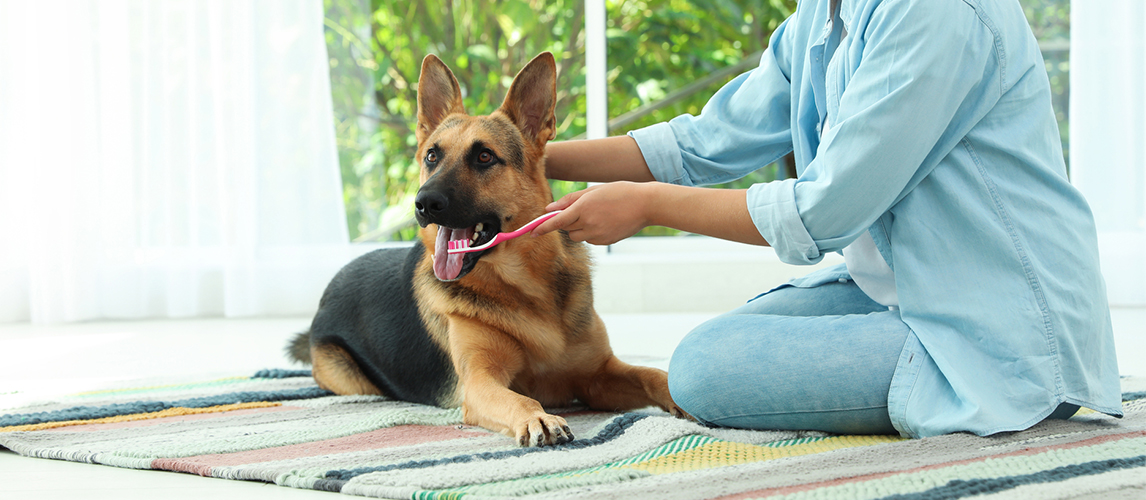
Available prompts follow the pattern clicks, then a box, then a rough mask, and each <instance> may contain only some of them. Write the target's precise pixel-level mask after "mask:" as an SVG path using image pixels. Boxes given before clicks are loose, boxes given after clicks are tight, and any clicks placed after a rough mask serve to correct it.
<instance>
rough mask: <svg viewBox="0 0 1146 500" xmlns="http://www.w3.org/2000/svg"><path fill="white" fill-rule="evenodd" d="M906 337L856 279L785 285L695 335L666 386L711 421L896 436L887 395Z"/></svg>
mask: <svg viewBox="0 0 1146 500" xmlns="http://www.w3.org/2000/svg"><path fill="white" fill-rule="evenodd" d="M910 333H911V329H910V328H908V327H907V324H905V323H904V322H903V321H902V320H901V319H900V317H899V312H898V311H889V310H888V308H887V307H886V306H882V305H880V304H878V303H876V302H875V301H873V300H871V299H870V298H868V296H867V295H865V294H864V293H863V291H862V290H860V288H859V287H858V286H856V284H855V282H854V281H851V280H848V281H847V282H834V283H828V284H825V285H820V286H817V287H813V288H798V287H792V286H786V287H783V288H779V289H776V290H773V291H771V292H769V293H766V294H763V295H761V296H759V297H757V298H755V299H753V300H752V301H750V302H748V303H747V304H745V305H743V306H741V307H739V308H737V309H735V310H733V311H731V312H728V313H726V314H724V315H721V316H718V317H716V318H713V319H712V320H710V321H708V322H706V323H704V324H702V325H700V326H699V327H697V328H696V329H695V330H693V331H692V332H691V333H689V334H688V336H686V337H685V338H684V340H682V341H681V343H680V345H679V346H677V348H676V351H675V352H674V353H673V356H672V361H671V362H670V363H669V392H670V393H671V394H672V397H673V400H674V401H675V402H676V404H677V405H679V406H680V407H681V408H682V409H684V411H687V412H688V413H689V414H690V415H692V416H693V417H696V419H697V420H699V421H701V422H703V423H706V424H709V425H718V426H727V427H740V428H747V429H812V430H821V431H828V432H836V433H844V434H896V431H895V428H894V427H892V425H891V418H890V417H888V413H887V393H888V389H889V388H890V387H891V376H892V373H894V371H895V365H896V363H897V362H898V361H899V354H900V352H901V351H902V350H903V344H904V342H906V340H907V336H908V335H909V334H910Z"/></svg>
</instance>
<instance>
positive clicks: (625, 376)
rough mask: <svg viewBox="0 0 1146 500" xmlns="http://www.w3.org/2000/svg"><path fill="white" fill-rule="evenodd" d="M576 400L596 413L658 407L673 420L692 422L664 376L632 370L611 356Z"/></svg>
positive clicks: (653, 371) (648, 370) (637, 368)
mask: <svg viewBox="0 0 1146 500" xmlns="http://www.w3.org/2000/svg"><path fill="white" fill-rule="evenodd" d="M577 397H578V399H580V400H581V401H582V402H584V403H585V404H587V405H589V407H590V408H595V409H598V410H609V411H627V410H633V409H637V408H644V407H646V406H659V407H661V409H663V410H665V411H667V412H669V413H671V414H672V415H673V416H676V417H681V418H687V419H690V420H691V419H692V416H691V415H689V414H688V413H685V412H684V410H681V409H680V407H679V406H677V405H676V403H675V402H673V400H672V396H670V395H669V389H668V374H667V373H665V372H664V371H663V370H658V369H656V368H650V367H647V366H633V365H630V364H628V363H625V362H624V361H621V360H619V359H617V357H616V356H613V355H610V356H609V359H608V360H606V361H605V363H604V364H602V365H601V368H600V369H599V370H597V373H595V374H593V375H592V376H590V377H589V378H588V379H586V380H584V381H583V383H582V384H581V387H580V389H579V393H578V395H577Z"/></svg>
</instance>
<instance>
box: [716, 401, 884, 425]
mask: <svg viewBox="0 0 1146 500" xmlns="http://www.w3.org/2000/svg"><path fill="white" fill-rule="evenodd" d="M881 408H882V409H885V410H886V409H887V405H884V406H865V407H863V408H841V409H838V410H803V411H777V412H769V413H738V414H736V415H728V416H723V417H718V418H709V419H705V421H707V422H717V421H720V420H728V419H730V418H742V417H770V416H776V415H802V414H808V413H839V412H847V411H858V410H878V409H881Z"/></svg>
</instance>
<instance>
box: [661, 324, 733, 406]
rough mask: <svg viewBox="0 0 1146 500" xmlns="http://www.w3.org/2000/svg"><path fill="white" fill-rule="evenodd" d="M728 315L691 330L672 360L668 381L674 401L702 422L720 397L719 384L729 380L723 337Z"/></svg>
mask: <svg viewBox="0 0 1146 500" xmlns="http://www.w3.org/2000/svg"><path fill="white" fill-rule="evenodd" d="M723 321H724V318H715V319H713V320H710V321H708V322H706V323H704V324H702V325H701V326H699V327H697V328H696V329H695V330H693V331H692V332H690V333H689V334H688V335H686V336H685V338H684V339H683V340H681V342H680V344H678V345H677V347H676V350H675V351H673V354H672V361H670V362H669V370H668V385H669V394H671V395H672V398H673V402H675V403H676V404H677V405H678V406H680V407H681V409H683V410H684V411H686V412H688V413H689V414H690V415H692V416H693V417H696V418H697V419H699V420H700V421H702V422H707V421H709V418H706V417H710V416H709V413H710V410H711V409H712V405H713V403H714V402H715V401H714V399H716V393H717V392H719V391H718V390H717V387H718V386H719V385H721V383H722V382H725V381H724V380H722V379H723V377H721V373H720V372H721V370H717V369H714V367H716V366H720V365H721V358H722V357H723V356H722V353H723V352H724V351H726V348H725V347H723V346H722V344H723V342H721V339H720V337H719V334H720V332H721V323H722V322H723Z"/></svg>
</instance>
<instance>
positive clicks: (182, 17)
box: [0, 0, 348, 323]
mask: <svg viewBox="0 0 1146 500" xmlns="http://www.w3.org/2000/svg"><path fill="white" fill-rule="evenodd" d="M322 24H323V7H322V1H321V0H281V1H280V0H265V1H250V0H182V1H180V0H163V1H154V0H131V1H128V0H85V1H53V2H38V1H34V2H28V1H21V0H0V322H13V321H31V322H33V323H57V322H67V321H81V320H89V319H99V318H147V317H191V316H220V315H223V316H250V315H283V314H307V313H309V312H312V311H313V310H314V309H315V308H316V307H317V303H318V298H319V296H320V294H321V292H322V289H323V287H324V286H325V284H326V282H327V281H328V280H329V279H330V277H331V276H332V275H333V273H334V272H335V271H337V269H338V267H339V266H340V265H341V264H342V263H343V262H344V261H345V258H346V255H347V254H346V248H347V246H348V237H347V229H346V218H345V212H344V208H343V205H342V190H341V181H340V179H339V170H338V158H337V152H336V150H335V142H334V128H333V120H332V115H331V97H330V78H329V73H328V69H327V68H328V65H327V55H326V47H325V43H324V37H323V27H322Z"/></svg>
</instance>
